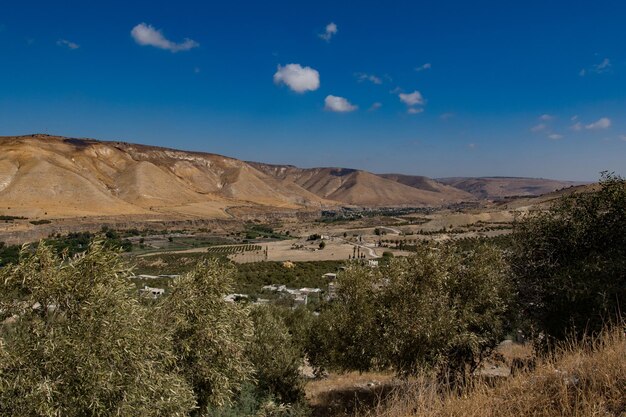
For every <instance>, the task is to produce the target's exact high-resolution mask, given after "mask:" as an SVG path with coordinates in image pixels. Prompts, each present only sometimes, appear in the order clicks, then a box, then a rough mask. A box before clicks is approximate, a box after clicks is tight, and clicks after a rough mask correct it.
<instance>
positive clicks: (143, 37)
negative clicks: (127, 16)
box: [130, 23, 200, 52]
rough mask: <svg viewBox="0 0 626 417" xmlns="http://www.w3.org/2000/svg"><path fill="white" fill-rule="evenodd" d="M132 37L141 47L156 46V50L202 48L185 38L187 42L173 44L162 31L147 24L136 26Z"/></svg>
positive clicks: (131, 33) (171, 50)
mask: <svg viewBox="0 0 626 417" xmlns="http://www.w3.org/2000/svg"><path fill="white" fill-rule="evenodd" d="M130 35H131V36H132V37H133V39H134V40H135V42H137V43H138V44H139V45H142V46H154V47H155V48H160V49H165V50H168V51H170V52H180V51H188V50H190V49H193V48H197V47H198V46H200V44H199V43H198V42H196V41H194V40H192V39H189V38H185V40H183V41H182V42H180V43H176V42H172V41H170V40H169V39H167V38H166V37H165V36H163V33H162V32H161V31H160V30H158V29H155V28H154V27H153V26H152V25H147V24H145V23H140V24H138V25H137V26H135V27H134V28H133V29H132V30H131V31H130Z"/></svg>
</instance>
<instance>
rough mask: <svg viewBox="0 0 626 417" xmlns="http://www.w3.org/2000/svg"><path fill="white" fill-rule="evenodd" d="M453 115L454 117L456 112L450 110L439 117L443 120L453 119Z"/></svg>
mask: <svg viewBox="0 0 626 417" xmlns="http://www.w3.org/2000/svg"><path fill="white" fill-rule="evenodd" d="M453 117H454V113H450V112H448V113H442V114H441V115H440V116H439V118H440V119H441V120H443V121H446V120H450V119H451V118H453Z"/></svg>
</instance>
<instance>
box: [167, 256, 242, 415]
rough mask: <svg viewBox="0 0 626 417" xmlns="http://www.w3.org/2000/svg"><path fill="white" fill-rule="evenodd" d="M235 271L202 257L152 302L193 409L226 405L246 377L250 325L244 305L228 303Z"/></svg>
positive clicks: (214, 260)
mask: <svg viewBox="0 0 626 417" xmlns="http://www.w3.org/2000/svg"><path fill="white" fill-rule="evenodd" d="M233 274H234V270H233V269H232V268H231V267H230V265H228V264H227V263H225V262H224V261H221V260H219V259H214V258H209V259H203V260H202V261H201V262H199V263H198V264H197V266H196V267H195V268H194V269H193V270H192V271H191V272H189V273H187V274H185V275H182V276H180V277H179V278H176V279H175V280H174V282H173V284H172V285H171V286H170V294H169V295H168V296H167V297H165V298H164V299H163V301H162V302H161V304H160V305H159V306H158V307H157V308H158V311H157V315H158V321H159V322H160V323H163V324H164V325H165V326H166V327H168V328H169V329H171V331H172V335H173V348H174V355H175V357H176V365H177V367H178V368H179V369H180V372H181V373H182V375H184V377H185V379H186V380H187V381H188V382H189V383H190V385H191V386H192V388H193V391H194V393H195V396H196V402H197V406H198V410H197V412H198V413H200V414H204V413H206V412H207V410H208V409H210V407H213V406H223V405H227V404H230V403H231V402H232V399H233V394H234V393H236V392H237V391H238V390H239V389H240V388H241V387H242V385H243V384H244V383H246V382H247V381H249V380H251V377H252V371H253V368H252V364H251V363H250V361H249V360H248V358H247V357H246V350H247V349H248V346H249V343H250V341H251V339H252V336H253V325H252V322H251V320H250V318H249V316H248V312H247V310H246V309H245V307H242V306H241V305H239V303H227V302H226V301H224V295H226V294H228V293H230V292H231V285H232V277H233Z"/></svg>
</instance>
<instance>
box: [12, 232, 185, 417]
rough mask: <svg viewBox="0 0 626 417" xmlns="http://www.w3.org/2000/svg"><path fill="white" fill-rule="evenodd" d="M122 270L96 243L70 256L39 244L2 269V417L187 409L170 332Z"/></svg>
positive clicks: (113, 254) (154, 412)
mask: <svg viewBox="0 0 626 417" xmlns="http://www.w3.org/2000/svg"><path fill="white" fill-rule="evenodd" d="M128 274H129V270H128V268H127V266H126V265H125V264H124V263H123V261H122V260H121V258H120V257H119V256H118V254H117V253H116V252H113V251H111V250H107V249H105V248H104V246H103V244H102V242H100V241H97V242H93V243H91V245H90V246H89V248H88V250H87V252H86V253H84V254H82V255H79V256H77V257H74V258H71V259H67V258H66V259H61V258H59V257H58V256H57V255H56V254H55V253H54V251H53V250H52V249H51V248H50V247H49V246H48V245H46V244H44V243H41V244H40V245H39V246H38V248H37V249H36V251H35V252H34V253H29V252H26V251H25V250H24V251H23V252H22V259H21V261H20V262H19V263H18V264H16V265H14V266H9V267H5V268H2V269H0V315H1V316H0V320H6V319H9V322H8V323H7V322H6V321H5V322H4V324H3V325H2V327H1V328H0V329H1V331H2V333H1V334H0V335H1V336H2V337H1V338H0V415H14V416H22V415H41V416H59V415H63V416H133V415H146V416H161V415H180V416H182V415H187V413H188V412H189V410H190V409H192V408H193V406H194V399H193V393H192V391H191V389H190V387H189V386H188V385H187V383H186V382H185V381H184V379H182V378H181V377H179V376H178V375H177V374H176V372H175V368H174V358H173V356H172V355H171V348H170V343H171V338H170V337H169V336H168V334H167V333H165V334H164V333H163V332H160V331H159V329H158V328H157V327H156V326H155V323H154V322H153V321H151V320H150V319H149V316H148V314H147V311H146V310H145V309H144V308H143V307H142V306H141V305H140V304H139V303H138V302H137V300H136V299H135V298H133V297H132V296H131V295H130V294H131V293H132V292H131V290H132V287H131V286H130V283H129V282H128V280H127V276H128ZM11 322H12V323H11Z"/></svg>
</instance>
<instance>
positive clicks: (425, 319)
mask: <svg viewBox="0 0 626 417" xmlns="http://www.w3.org/2000/svg"><path fill="white" fill-rule="evenodd" d="M507 276H508V274H507V267H506V264H505V262H504V260H503V258H502V255H501V253H500V252H499V251H498V250H496V249H494V248H492V247H489V246H479V247H477V248H476V249H475V250H474V251H471V252H460V251H458V250H456V249H455V248H454V247H452V246H436V247H433V248H431V250H424V251H421V252H420V253H418V254H416V255H415V256H412V257H409V258H396V259H393V260H391V261H390V262H389V263H388V264H387V265H386V266H384V267H381V268H379V269H378V270H376V269H371V268H367V267H364V266H360V265H357V264H355V265H352V266H351V267H349V268H348V269H347V270H346V271H345V272H344V273H342V274H340V275H339V279H338V284H337V285H338V290H337V300H336V302H333V303H332V304H331V305H330V307H329V308H328V309H327V310H325V311H323V312H322V314H321V315H320V320H319V321H318V322H317V323H316V324H315V331H314V335H313V339H312V343H311V345H310V348H309V349H310V353H309V354H310V357H311V359H312V361H313V362H314V363H315V364H316V365H318V366H330V367H334V368H340V369H345V370H357V371H366V370H370V369H376V368H386V367H389V366H391V367H393V369H395V370H396V371H397V372H398V373H400V374H403V375H409V374H414V373H416V372H417V371H418V370H419V369H420V368H421V367H436V368H439V369H443V368H448V369H451V370H452V371H454V372H458V373H464V372H465V371H466V370H469V369H466V366H469V367H470V368H473V367H475V366H476V365H477V364H478V362H479V361H480V359H481V358H482V356H483V354H484V353H485V352H486V351H488V350H489V349H491V348H493V347H494V346H495V345H496V344H497V343H498V342H499V341H500V340H501V338H502V337H503V336H504V334H505V331H506V329H507V318H506V317H507V316H506V312H507V307H508V298H509V293H508V291H509V285H508V280H507Z"/></svg>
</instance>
